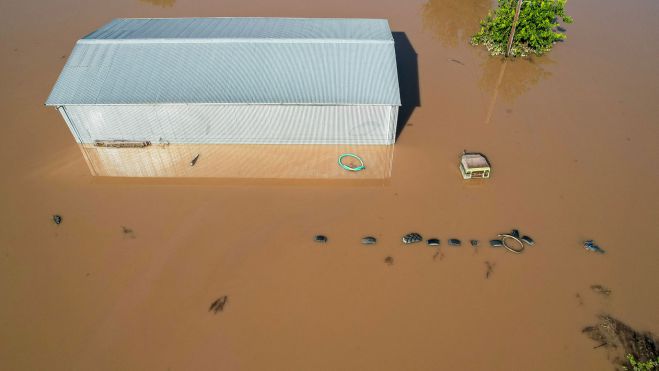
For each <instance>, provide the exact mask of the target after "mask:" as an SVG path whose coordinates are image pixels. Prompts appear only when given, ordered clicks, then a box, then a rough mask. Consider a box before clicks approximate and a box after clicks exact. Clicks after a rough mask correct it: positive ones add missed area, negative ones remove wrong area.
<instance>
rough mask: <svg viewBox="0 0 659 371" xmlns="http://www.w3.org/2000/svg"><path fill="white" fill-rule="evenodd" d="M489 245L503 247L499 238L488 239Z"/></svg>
mask: <svg viewBox="0 0 659 371" xmlns="http://www.w3.org/2000/svg"><path fill="white" fill-rule="evenodd" d="M490 246H492V247H503V241H501V240H490Z"/></svg>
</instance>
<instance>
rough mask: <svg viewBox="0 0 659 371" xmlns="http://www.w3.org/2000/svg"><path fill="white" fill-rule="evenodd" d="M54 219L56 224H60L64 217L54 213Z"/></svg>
mask: <svg viewBox="0 0 659 371" xmlns="http://www.w3.org/2000/svg"><path fill="white" fill-rule="evenodd" d="M53 221H54V222H55V224H57V225H60V224H61V223H62V217H61V216H59V215H57V214H55V215H53Z"/></svg>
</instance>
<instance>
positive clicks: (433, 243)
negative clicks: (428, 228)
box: [426, 238, 440, 246]
mask: <svg viewBox="0 0 659 371" xmlns="http://www.w3.org/2000/svg"><path fill="white" fill-rule="evenodd" d="M439 242H440V241H439V239H438V238H431V239H429V240H428V241H426V243H427V244H428V246H439Z"/></svg>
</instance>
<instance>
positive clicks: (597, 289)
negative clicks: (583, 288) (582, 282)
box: [590, 285, 611, 296]
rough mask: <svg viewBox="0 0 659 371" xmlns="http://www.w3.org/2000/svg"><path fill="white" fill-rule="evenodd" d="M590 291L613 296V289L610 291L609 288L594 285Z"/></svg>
mask: <svg viewBox="0 0 659 371" xmlns="http://www.w3.org/2000/svg"><path fill="white" fill-rule="evenodd" d="M590 289H591V290H593V291H595V292H596V293H598V294H601V295H604V296H609V295H611V289H609V288H608V287H604V286H602V285H592V286H590Z"/></svg>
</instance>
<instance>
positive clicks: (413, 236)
mask: <svg viewBox="0 0 659 371" xmlns="http://www.w3.org/2000/svg"><path fill="white" fill-rule="evenodd" d="M402 241H403V243H404V244H406V245H409V244H411V243H417V242H421V241H423V237H421V235H420V234H418V233H408V234H406V235H404V236H403V238H402Z"/></svg>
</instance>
